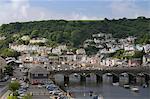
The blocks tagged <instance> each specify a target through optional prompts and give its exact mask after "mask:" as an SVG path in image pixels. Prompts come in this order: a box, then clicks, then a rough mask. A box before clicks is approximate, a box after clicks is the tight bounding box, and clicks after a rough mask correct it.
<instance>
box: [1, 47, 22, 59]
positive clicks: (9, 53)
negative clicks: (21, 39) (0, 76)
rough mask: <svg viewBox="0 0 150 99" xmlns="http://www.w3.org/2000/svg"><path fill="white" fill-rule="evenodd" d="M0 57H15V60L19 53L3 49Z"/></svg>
mask: <svg viewBox="0 0 150 99" xmlns="http://www.w3.org/2000/svg"><path fill="white" fill-rule="evenodd" d="M0 55H1V56H2V57H5V58H6V57H15V58H17V57H18V56H19V55H20V53H18V52H16V51H14V50H12V49H9V48H5V49H3V50H1V51H0Z"/></svg>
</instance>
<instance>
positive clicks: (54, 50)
mask: <svg viewBox="0 0 150 99" xmlns="http://www.w3.org/2000/svg"><path fill="white" fill-rule="evenodd" d="M52 53H53V54H57V55H61V54H62V50H61V49H59V48H57V47H56V48H53V49H52Z"/></svg>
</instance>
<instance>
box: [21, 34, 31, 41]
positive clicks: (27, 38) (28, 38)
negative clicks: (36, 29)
mask: <svg viewBox="0 0 150 99" xmlns="http://www.w3.org/2000/svg"><path fill="white" fill-rule="evenodd" d="M21 39H22V40H23V41H29V40H30V37H29V36H28V35H26V36H22V37H21Z"/></svg>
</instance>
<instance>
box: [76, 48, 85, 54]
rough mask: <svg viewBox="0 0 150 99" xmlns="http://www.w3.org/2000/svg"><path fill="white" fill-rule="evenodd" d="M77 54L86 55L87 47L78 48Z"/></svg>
mask: <svg viewBox="0 0 150 99" xmlns="http://www.w3.org/2000/svg"><path fill="white" fill-rule="evenodd" d="M76 54H77V55H85V54H86V52H85V49H83V48H80V49H77V50H76Z"/></svg>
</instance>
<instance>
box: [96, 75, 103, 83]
mask: <svg viewBox="0 0 150 99" xmlns="http://www.w3.org/2000/svg"><path fill="white" fill-rule="evenodd" d="M96 82H97V83H102V82H103V76H102V75H98V74H96Z"/></svg>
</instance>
